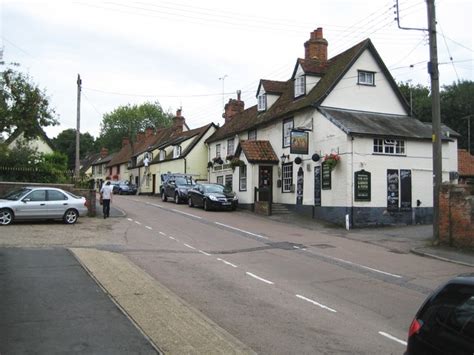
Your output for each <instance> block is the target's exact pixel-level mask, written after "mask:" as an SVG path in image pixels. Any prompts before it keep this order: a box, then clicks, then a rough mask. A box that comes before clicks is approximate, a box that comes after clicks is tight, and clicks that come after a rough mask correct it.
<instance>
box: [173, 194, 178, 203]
mask: <svg viewBox="0 0 474 355" xmlns="http://www.w3.org/2000/svg"><path fill="white" fill-rule="evenodd" d="M174 203H176V204H177V205H179V195H178V193H175V194H174Z"/></svg>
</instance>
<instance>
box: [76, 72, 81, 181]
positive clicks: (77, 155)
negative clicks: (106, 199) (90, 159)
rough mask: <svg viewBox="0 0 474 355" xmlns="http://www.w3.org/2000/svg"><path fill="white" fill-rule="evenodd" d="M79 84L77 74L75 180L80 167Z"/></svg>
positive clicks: (79, 80)
mask: <svg viewBox="0 0 474 355" xmlns="http://www.w3.org/2000/svg"><path fill="white" fill-rule="evenodd" d="M81 85H82V80H81V76H80V75H79V74H77V124H76V165H75V170H74V176H75V178H76V181H78V180H79V168H80V164H81V163H80V160H79V151H80V138H81V133H80V132H81V130H80V128H81Z"/></svg>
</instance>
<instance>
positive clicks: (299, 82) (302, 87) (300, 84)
mask: <svg viewBox="0 0 474 355" xmlns="http://www.w3.org/2000/svg"><path fill="white" fill-rule="evenodd" d="M305 79H306V77H305V76H304V75H300V76H297V77H296V78H295V98H296V97H299V96H302V95H304V94H306V80H305Z"/></svg>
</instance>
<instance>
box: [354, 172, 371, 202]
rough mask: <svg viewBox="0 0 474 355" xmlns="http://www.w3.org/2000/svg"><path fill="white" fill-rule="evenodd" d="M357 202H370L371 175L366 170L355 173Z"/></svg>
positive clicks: (355, 197) (355, 196) (355, 198)
mask: <svg viewBox="0 0 474 355" xmlns="http://www.w3.org/2000/svg"><path fill="white" fill-rule="evenodd" d="M354 181H355V185H354V188H355V191H354V200H355V201H370V190H371V186H370V184H371V183H370V173H369V172H368V171H365V170H360V171H356V172H355V173H354Z"/></svg>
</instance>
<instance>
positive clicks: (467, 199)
mask: <svg viewBox="0 0 474 355" xmlns="http://www.w3.org/2000/svg"><path fill="white" fill-rule="evenodd" d="M439 204H440V225H439V233H440V238H439V239H440V244H441V245H449V246H453V247H459V248H471V249H474V223H473V222H474V186H472V185H452V184H443V186H442V187H441V196H440V201H439Z"/></svg>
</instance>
